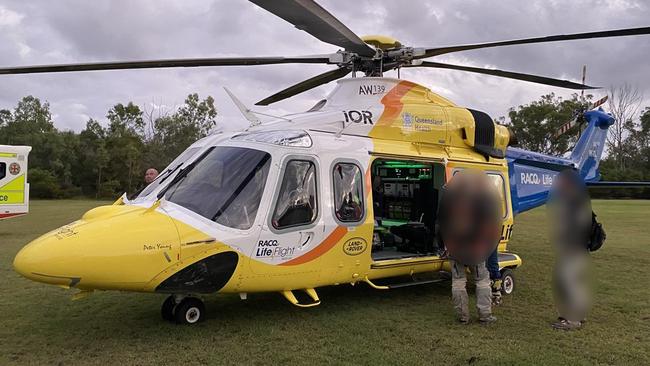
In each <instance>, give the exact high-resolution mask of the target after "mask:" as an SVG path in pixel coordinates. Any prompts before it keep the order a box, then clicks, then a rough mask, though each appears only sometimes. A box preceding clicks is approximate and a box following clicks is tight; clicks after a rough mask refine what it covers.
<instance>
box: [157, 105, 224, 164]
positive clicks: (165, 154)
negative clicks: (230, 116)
mask: <svg viewBox="0 0 650 366" xmlns="http://www.w3.org/2000/svg"><path fill="white" fill-rule="evenodd" d="M216 117H217V110H216V108H215V106H214V99H213V98H212V97H210V96H208V97H207V98H205V99H204V100H200V99H199V96H198V94H190V95H188V96H187V98H186V99H185V103H184V104H183V105H182V106H181V107H180V108H178V110H177V111H176V112H175V113H173V114H167V115H164V116H162V117H160V118H158V119H156V121H155V122H154V135H153V140H152V141H151V143H150V144H149V151H151V152H155V153H154V154H153V157H152V158H153V159H152V160H154V161H152V163H153V164H152V165H153V166H157V167H163V166H166V165H167V164H168V163H169V162H171V161H172V160H173V159H174V158H175V157H176V156H178V155H179V154H180V153H181V152H183V150H185V149H186V148H187V147H188V146H190V145H191V144H192V143H194V142H195V141H196V140H198V139H200V138H203V137H205V136H207V135H209V134H210V132H212V131H213V130H214V128H215V127H216V124H217V122H216Z"/></svg>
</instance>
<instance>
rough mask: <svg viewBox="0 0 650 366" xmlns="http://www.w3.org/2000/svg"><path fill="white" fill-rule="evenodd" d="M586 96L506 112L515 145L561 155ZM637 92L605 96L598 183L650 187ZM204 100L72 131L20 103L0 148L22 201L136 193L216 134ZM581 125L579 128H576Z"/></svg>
mask: <svg viewBox="0 0 650 366" xmlns="http://www.w3.org/2000/svg"><path fill="white" fill-rule="evenodd" d="M592 101H593V96H592V95H586V96H580V95H578V94H574V95H572V96H571V97H570V98H566V99H564V98H561V97H559V96H556V95H555V94H548V95H543V96H541V97H540V98H539V99H538V100H535V101H532V102H530V103H528V104H524V105H520V106H518V107H516V108H515V107H513V108H511V109H510V110H509V112H508V118H507V119H506V117H501V118H499V120H498V121H497V122H499V123H502V124H506V125H509V126H510V128H511V129H512V130H513V131H514V133H515V135H516V136H517V139H518V142H519V145H520V147H522V148H524V149H528V150H533V151H538V152H542V153H546V154H552V155H557V156H561V155H563V154H566V153H568V152H569V151H570V150H571V149H572V148H573V146H574V145H575V143H576V141H577V139H578V136H579V132H580V129H581V126H580V125H578V126H577V127H575V128H574V129H573V130H572V131H571V130H570V131H568V132H567V133H565V134H562V135H560V136H555V132H556V131H557V130H558V129H559V128H560V127H561V126H562V125H563V124H564V123H566V122H567V121H569V120H571V119H572V118H573V117H575V116H576V115H578V114H579V112H580V111H584V110H585V109H586V108H587V107H588V105H589V104H590V103H591V102H592ZM641 101H642V98H641V96H640V93H639V92H638V91H637V90H636V89H634V88H632V87H630V86H629V85H624V86H622V87H619V88H616V89H612V90H610V92H609V101H608V105H606V108H605V109H606V110H607V111H610V113H612V115H613V116H614V117H615V118H616V123H615V124H614V126H612V127H610V131H609V136H608V139H607V156H606V157H605V158H604V159H603V161H602V162H601V168H600V170H601V174H602V178H603V180H612V181H642V180H646V181H650V107H645V108H641ZM216 117H217V110H216V108H215V105H214V99H213V98H212V97H210V96H208V97H206V98H205V99H201V98H199V96H198V94H190V95H188V96H187V98H186V99H185V101H184V103H183V104H182V105H180V106H179V107H177V108H174V109H171V110H168V111H164V110H161V109H153V108H149V109H147V108H144V107H140V106H138V105H135V104H133V103H131V102H129V103H126V104H122V103H119V104H116V105H114V106H113V107H112V108H110V109H109V111H108V112H107V115H106V119H107V121H108V122H107V124H106V125H103V124H102V123H100V122H99V121H98V120H96V119H92V118H91V119H89V120H88V121H87V122H86V126H85V128H84V129H83V130H82V131H81V132H79V133H76V132H73V131H60V130H58V129H57V128H56V127H55V126H54V121H53V119H52V114H51V112H50V106H49V104H48V103H47V102H41V101H40V100H39V99H38V98H36V97H33V96H27V97H24V98H22V99H21V100H20V101H19V102H18V104H17V105H16V107H15V108H13V110H8V109H0V144H7V145H29V146H32V147H33V150H32V152H31V153H30V156H29V182H30V185H31V192H30V195H31V197H33V198H67V197H76V196H87V197H95V198H100V197H101V198H114V197H117V196H119V195H121V194H122V193H123V192H135V191H137V190H138V189H140V188H142V186H143V185H144V183H143V178H142V177H143V175H144V171H145V170H146V169H147V168H149V167H154V168H157V169H162V168H164V167H165V166H167V165H168V164H169V163H170V162H171V161H172V160H173V159H174V158H175V157H176V156H178V155H179V154H180V153H181V152H182V151H183V150H185V149H186V148H187V147H188V146H189V145H190V144H192V143H193V142H194V141H196V140H198V139H200V138H202V137H205V136H207V135H208V134H210V133H211V132H212V131H214V130H215V129H216V128H217V122H216ZM583 127H584V125H583ZM592 196H595V197H617V198H619V197H642V198H650V189H644V190H641V189H598V190H593V191H592Z"/></svg>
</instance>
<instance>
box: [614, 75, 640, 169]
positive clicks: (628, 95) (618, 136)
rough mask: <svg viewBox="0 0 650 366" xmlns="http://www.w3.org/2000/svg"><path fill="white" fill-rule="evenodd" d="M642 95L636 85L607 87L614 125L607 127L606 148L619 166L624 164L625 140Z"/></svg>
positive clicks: (621, 166) (622, 166)
mask: <svg viewBox="0 0 650 366" xmlns="http://www.w3.org/2000/svg"><path fill="white" fill-rule="evenodd" d="M642 100H643V96H642V95H641V93H640V92H639V90H638V89H637V88H636V87H632V86H631V85H630V84H627V83H626V84H623V85H621V86H619V87H611V88H610V89H609V99H608V109H609V113H611V114H612V117H614V125H612V126H611V127H610V128H609V133H608V135H607V149H608V152H609V154H610V155H611V156H612V157H613V158H614V160H615V161H616V163H617V165H618V167H619V168H621V169H622V168H625V166H626V159H625V155H626V150H629V146H628V147H626V146H625V140H626V137H627V135H628V134H629V133H630V129H631V128H633V126H634V119H635V118H636V117H637V114H638V111H639V108H640V106H641V101H642Z"/></svg>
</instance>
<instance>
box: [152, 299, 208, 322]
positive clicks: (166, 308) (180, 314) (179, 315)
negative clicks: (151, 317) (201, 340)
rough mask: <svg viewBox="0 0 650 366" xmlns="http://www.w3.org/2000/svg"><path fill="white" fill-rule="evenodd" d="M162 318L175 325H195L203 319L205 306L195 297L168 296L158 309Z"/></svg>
mask: <svg viewBox="0 0 650 366" xmlns="http://www.w3.org/2000/svg"><path fill="white" fill-rule="evenodd" d="M160 313H161V315H162V318H163V319H165V320H167V321H174V322H176V323H177V324H196V323H198V322H200V321H202V320H203V319H204V318H205V305H204V304H203V301H201V299H199V298H196V297H179V296H176V295H170V296H169V297H167V298H166V299H165V301H164V302H163V303H162V306H161V308H160Z"/></svg>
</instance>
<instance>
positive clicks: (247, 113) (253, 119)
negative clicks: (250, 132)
mask: <svg viewBox="0 0 650 366" xmlns="http://www.w3.org/2000/svg"><path fill="white" fill-rule="evenodd" d="M223 90H225V91H226V93H228V96H229V97H230V99H232V102H233V103H235V105H236V106H237V108H239V111H240V112H241V114H242V115H243V116H244V118H246V119H247V120H248V122H250V123H251V124H250V126H251V127H252V126H257V125H259V124H261V123H262V121H260V119H259V118H257V116H256V115H255V114H254V113H255V112H253V111H251V110H250V108H248V107H246V106H245V105H244V103H242V102H241V101H240V100H239V99H237V97H236V96H235V94H233V93H232V92H231V91H230V90H228V88H226V87H225V86H224V87H223Z"/></svg>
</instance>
